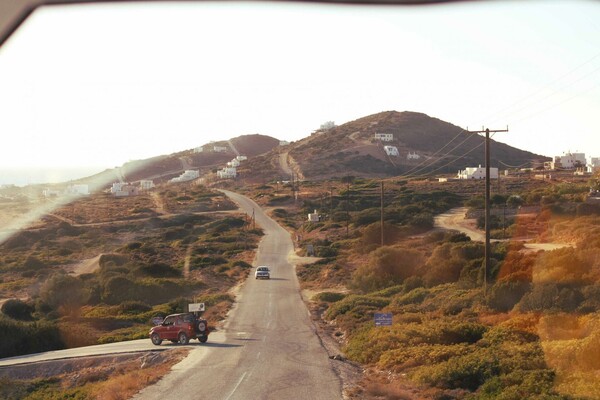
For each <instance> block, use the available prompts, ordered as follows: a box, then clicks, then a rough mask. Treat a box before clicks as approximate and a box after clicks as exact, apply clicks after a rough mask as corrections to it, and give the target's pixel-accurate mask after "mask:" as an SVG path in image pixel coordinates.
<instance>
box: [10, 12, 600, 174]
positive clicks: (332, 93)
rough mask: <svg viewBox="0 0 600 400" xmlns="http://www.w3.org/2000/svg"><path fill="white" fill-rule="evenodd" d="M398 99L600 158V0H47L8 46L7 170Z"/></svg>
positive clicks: (281, 129)
mask: <svg viewBox="0 0 600 400" xmlns="http://www.w3.org/2000/svg"><path fill="white" fill-rule="evenodd" d="M389 110H396V111H416V112H422V113H425V114H428V115H429V116H432V117H436V118H439V119H442V120H444V121H447V122H450V123H452V124H454V125H458V126H461V127H463V128H469V129H481V128H482V127H486V128H490V129H504V128H506V127H507V126H508V128H509V132H508V133H499V134H498V135H497V136H496V137H494V139H496V140H498V141H501V142H504V143H507V144H509V145H511V146H515V147H518V148H521V149H524V150H529V151H532V152H535V153H538V154H543V155H547V156H553V155H560V154H562V153H563V152H566V151H580V152H585V153H586V155H588V156H600V118H599V117H598V116H599V115H600V112H599V110H600V2H591V1H576V0H569V1H543V2H539V1H528V2H524V1H502V2H483V3H479V2H465V3H454V4H452V5H430V6H424V7H420V6H419V7H383V6H381V7H359V6H334V5H309V4H305V3H301V4H286V3H254V2H243V3H235V2H224V3H218V2H217V3H187V2H183V3H176V4H173V3H170V4H163V3H150V4H137V3H132V4H109V5H106V4H104V5H79V6H52V7H44V8H41V9H39V10H38V11H36V12H35V13H34V14H33V15H32V16H31V17H30V18H29V19H28V20H27V21H26V22H25V23H24V24H23V25H22V26H21V28H20V29H19V30H18V31H17V32H16V34H14V35H13V36H12V37H11V38H10V39H9V40H8V42H7V43H6V44H5V45H4V46H3V47H1V48H0V140H1V144H0V175H2V174H4V175H5V177H6V176H8V172H9V171H13V170H15V169H25V168H27V169H29V170H35V169H40V170H50V169H60V168H63V169H68V168H70V169H73V168H87V169H86V172H87V171H88V170H89V168H91V169H93V168H98V169H99V170H100V169H104V168H112V167H115V166H118V165H121V164H123V163H124V162H127V161H128V160H133V159H141V158H147V157H152V156H156V155H160V154H169V153H172V152H176V151H181V150H185V149H190V148H193V147H197V146H200V145H203V144H206V143H208V142H209V141H212V140H215V141H218V140H224V139H229V138H232V137H236V136H239V135H244V134H253V133H261V134H265V135H270V136H273V137H276V138H278V139H280V140H288V141H294V140H298V139H301V138H303V137H306V136H308V135H310V133H311V132H312V131H313V130H315V129H317V128H318V127H319V126H320V125H321V124H322V123H324V122H326V121H335V122H336V123H337V124H342V123H345V122H349V121H352V120H355V119H358V118H361V117H363V116H367V115H370V114H373V113H377V112H381V111H389ZM450 139H451V138H450V137H449V139H448V140H450ZM444 144H445V143H440V148H441V147H443V145H444ZM1 178H2V177H1V176H0V183H2V182H1V181H2V179H1Z"/></svg>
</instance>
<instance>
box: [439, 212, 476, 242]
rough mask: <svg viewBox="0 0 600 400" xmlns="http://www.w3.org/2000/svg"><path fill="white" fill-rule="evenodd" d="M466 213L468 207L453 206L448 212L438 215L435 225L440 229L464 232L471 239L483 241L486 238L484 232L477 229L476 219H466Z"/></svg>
mask: <svg viewBox="0 0 600 400" xmlns="http://www.w3.org/2000/svg"><path fill="white" fill-rule="evenodd" d="M466 214H467V208H466V207H459V208H453V209H452V210H450V211H448V212H447V213H443V214H439V215H436V216H435V218H434V224H433V225H434V227H436V228H440V229H445V230H454V231H459V232H462V233H464V234H465V235H467V236H469V237H470V238H471V240H474V241H477V242H483V241H484V240H485V234H484V232H482V231H480V230H478V229H477V227H476V225H475V220H474V219H466V218H465V216H466Z"/></svg>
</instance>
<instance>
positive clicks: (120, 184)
mask: <svg viewBox="0 0 600 400" xmlns="http://www.w3.org/2000/svg"><path fill="white" fill-rule="evenodd" d="M125 185H127V183H125V182H115V183H113V184H112V187H111V188H110V192H111V193H112V194H115V193H117V192H120V191H121V189H122V188H123V186H125Z"/></svg>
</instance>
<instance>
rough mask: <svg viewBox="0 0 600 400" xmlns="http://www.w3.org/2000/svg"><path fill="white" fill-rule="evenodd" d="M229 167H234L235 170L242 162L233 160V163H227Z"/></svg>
mask: <svg viewBox="0 0 600 400" xmlns="http://www.w3.org/2000/svg"><path fill="white" fill-rule="evenodd" d="M227 166H228V167H230V168H231V167H234V168H235V167H239V166H240V162H239V161H238V160H237V158H234V159H233V160H231V161H229V162H228V163H227Z"/></svg>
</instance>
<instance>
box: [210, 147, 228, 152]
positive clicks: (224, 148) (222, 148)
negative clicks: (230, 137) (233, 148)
mask: <svg viewBox="0 0 600 400" xmlns="http://www.w3.org/2000/svg"><path fill="white" fill-rule="evenodd" d="M213 151H214V152H215V153H224V152H226V151H227V147H225V146H213Z"/></svg>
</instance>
